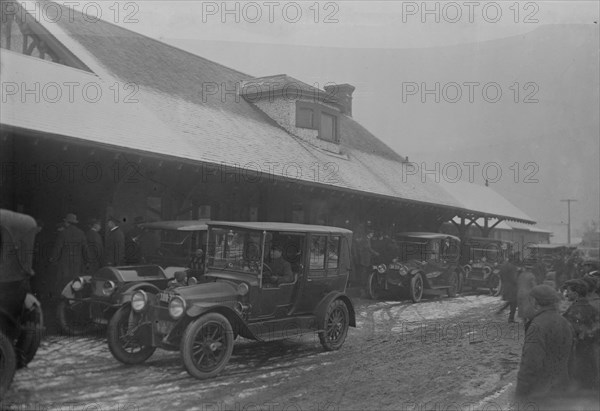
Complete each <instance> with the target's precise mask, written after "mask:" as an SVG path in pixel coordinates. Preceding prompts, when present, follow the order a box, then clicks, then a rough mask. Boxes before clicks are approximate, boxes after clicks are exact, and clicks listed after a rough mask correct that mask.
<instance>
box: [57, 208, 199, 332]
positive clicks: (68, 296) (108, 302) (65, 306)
mask: <svg viewBox="0 0 600 411" xmlns="http://www.w3.org/2000/svg"><path fill="white" fill-rule="evenodd" d="M138 227H139V228H140V229H141V232H140V234H139V235H138V237H137V238H136V242H137V245H138V246H139V249H140V250H139V251H140V252H139V254H140V255H141V263H140V264H138V265H130V266H118V267H102V268H100V269H99V270H98V271H96V272H95V273H94V274H93V275H91V276H84V275H82V276H80V277H78V278H76V279H74V280H73V281H71V282H69V283H68V284H67V285H66V286H65V287H64V289H63V292H62V296H61V301H60V303H59V305H58V308H57V317H58V323H59V325H60V327H61V329H62V330H63V332H65V333H67V334H69V335H79V334H83V333H85V332H88V331H90V330H91V329H93V328H94V327H95V326H97V325H102V324H104V325H106V324H108V321H109V320H110V318H111V317H112V315H113V314H114V313H115V311H117V309H118V308H119V307H121V306H122V305H123V304H125V303H127V302H129V301H130V300H131V295H132V294H133V293H134V292H135V291H136V290H144V291H145V292H147V293H152V294H156V293H158V291H159V290H162V289H165V288H166V287H167V286H168V283H169V282H170V281H172V280H174V279H175V276H176V273H180V274H177V277H178V280H179V281H180V282H181V281H183V282H185V283H187V281H188V278H189V279H191V278H194V279H195V280H198V279H199V278H200V277H201V276H202V274H203V270H204V255H205V252H206V231H207V225H206V221H204V220H191V221H157V222H152V223H142V224H139V226H138ZM181 273H185V275H184V276H183V277H184V278H182V274H181ZM195 280H191V281H192V282H193V281H195Z"/></svg>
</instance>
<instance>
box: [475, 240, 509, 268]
mask: <svg viewBox="0 0 600 411" xmlns="http://www.w3.org/2000/svg"><path fill="white" fill-rule="evenodd" d="M469 250H470V252H471V254H470V256H469V258H470V259H471V260H473V261H486V262H489V263H497V262H500V260H501V258H502V256H503V255H504V250H502V249H501V245H500V244H497V243H489V244H481V243H480V244H471V245H470V246H469Z"/></svg>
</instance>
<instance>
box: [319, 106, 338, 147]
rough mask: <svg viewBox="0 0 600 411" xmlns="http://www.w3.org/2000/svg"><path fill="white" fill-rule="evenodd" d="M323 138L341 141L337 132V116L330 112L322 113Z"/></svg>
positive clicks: (335, 141)
mask: <svg viewBox="0 0 600 411" xmlns="http://www.w3.org/2000/svg"><path fill="white" fill-rule="evenodd" d="M319 138H320V139H321V140H326V141H331V142H332V143H337V142H338V141H339V138H338V132H337V117H336V116H332V115H331V114H328V113H324V112H323V113H321V129H320V130H319Z"/></svg>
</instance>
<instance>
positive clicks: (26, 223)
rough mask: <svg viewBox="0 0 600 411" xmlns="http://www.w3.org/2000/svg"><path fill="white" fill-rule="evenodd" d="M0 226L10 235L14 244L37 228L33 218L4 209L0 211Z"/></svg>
mask: <svg viewBox="0 0 600 411" xmlns="http://www.w3.org/2000/svg"><path fill="white" fill-rule="evenodd" d="M0 225H1V226H2V228H4V229H5V230H6V231H8V232H9V233H10V235H11V237H12V241H14V242H17V241H18V240H20V239H21V238H23V236H25V235H27V234H28V233H30V232H31V231H33V230H36V228H37V223H36V221H35V219H34V218H33V217H31V216H29V215H27V214H22V213H17V212H16V211H10V210H6V209H4V208H2V209H0Z"/></svg>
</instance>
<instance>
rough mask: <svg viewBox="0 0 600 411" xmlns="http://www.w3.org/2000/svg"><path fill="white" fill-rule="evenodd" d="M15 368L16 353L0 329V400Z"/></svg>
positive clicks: (8, 385)
mask: <svg viewBox="0 0 600 411" xmlns="http://www.w3.org/2000/svg"><path fill="white" fill-rule="evenodd" d="M16 369H17V355H16V353H15V349H14V348H13V345H12V342H11V340H10V339H9V338H8V337H7V336H6V335H4V333H3V332H2V331H0V401H1V400H2V398H4V394H5V393H6V391H8V387H10V383H11V382H12V380H13V377H14V376H15V371H16Z"/></svg>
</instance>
